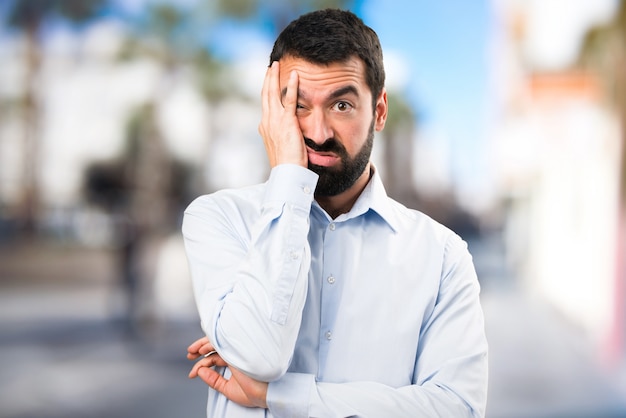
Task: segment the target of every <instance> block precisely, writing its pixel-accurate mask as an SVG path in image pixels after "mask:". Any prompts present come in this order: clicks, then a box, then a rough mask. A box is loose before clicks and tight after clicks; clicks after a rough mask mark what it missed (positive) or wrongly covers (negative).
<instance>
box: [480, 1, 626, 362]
mask: <svg viewBox="0 0 626 418" xmlns="http://www.w3.org/2000/svg"><path fill="white" fill-rule="evenodd" d="M494 3H495V4H497V7H496V10H497V11H498V18H499V20H498V22H499V30H500V37H499V41H498V44H497V45H495V47H494V53H495V55H494V57H495V62H496V68H497V70H496V72H497V79H498V80H499V81H500V83H499V84H498V86H497V92H498V101H497V103H498V108H497V119H496V120H497V122H496V123H495V126H496V128H495V130H494V135H493V138H492V140H493V148H494V150H495V152H494V157H495V159H494V165H495V167H496V170H495V171H496V173H497V176H496V177H497V181H498V187H499V195H500V196H502V199H503V203H504V205H505V207H506V213H507V216H506V219H507V221H506V231H507V241H506V245H507V250H508V254H509V258H510V262H511V263H512V264H513V266H514V267H515V270H516V271H517V272H518V275H519V277H518V279H519V282H520V284H521V285H522V286H523V287H524V288H525V289H527V290H529V291H530V292H531V293H533V294H535V295H536V296H538V297H541V298H545V299H546V300H548V301H549V302H551V303H552V304H553V305H554V306H555V307H556V308H557V309H558V310H559V311H560V312H561V313H562V314H564V315H565V316H566V317H567V318H569V320H570V321H571V322H572V323H573V324H575V325H576V326H578V327H581V328H582V329H584V331H585V332H586V333H587V334H588V335H589V336H590V337H591V338H592V340H593V341H594V342H595V343H596V344H597V347H598V350H599V351H598V353H599V356H601V357H602V358H603V359H610V360H616V359H617V360H619V361H622V360H623V359H624V353H625V349H624V345H623V339H624V330H623V329H622V327H623V307H624V299H625V298H624V293H623V289H624V285H625V283H624V282H625V278H624V276H623V272H622V271H620V263H621V258H622V257H623V256H622V255H621V254H620V253H619V251H620V245H619V242H620V239H622V237H621V235H620V228H621V224H620V222H621V220H620V215H621V214H622V213H623V210H624V207H623V202H621V201H620V171H621V164H622V161H621V158H620V155H621V153H622V150H621V147H622V146H623V144H622V142H621V138H622V132H621V127H620V121H619V117H618V114H617V112H616V111H615V109H612V108H610V107H609V106H607V104H606V100H604V99H603V97H602V94H603V93H602V89H601V87H600V85H599V83H598V80H597V78H595V77H596V76H595V75H594V74H591V73H588V72H584V71H582V70H580V69H576V67H575V66H574V65H573V58H575V54H576V52H577V49H576V48H577V47H578V46H579V45H580V44H579V43H578V44H576V40H577V39H580V38H582V36H583V35H584V31H585V30H586V29H587V28H588V27H589V26H590V25H592V24H594V23H597V21H600V20H602V19H606V18H608V17H610V14H608V13H607V11H610V10H614V7H613V6H614V5H613V6H611V5H610V4H608V3H607V2H599V3H596V6H598V5H599V4H600V3H607V4H608V5H607V4H605V7H604V9H602V7H600V9H602V10H600V11H598V10H597V8H596V9H593V8H592V7H588V9H589V10H592V9H593V10H596V11H597V15H596V16H594V15H593V14H592V13H590V11H589V10H587V11H585V10H581V11H580V12H579V13H581V15H579V16H578V18H577V19H571V20H570V21H568V16H569V17H571V16H573V12H571V11H570V10H568V8H574V6H573V5H571V4H569V3H564V2H560V3H559V2H558V1H556V2H548V3H551V5H552V6H550V7H552V12H553V13H552V15H551V17H552V19H553V20H549V19H548V20H547V21H546V22H545V23H547V24H548V25H551V29H550V30H543V29H545V28H546V25H543V24H542V23H541V22H538V21H537V19H538V17H537V16H544V17H543V19H546V18H545V16H546V14H548V16H550V14H549V13H546V10H543V11H542V12H543V13H541V14H538V13H536V12H537V10H536V9H537V8H539V7H541V6H540V5H539V4H540V2H535V1H531V2H519V1H513V0H511V1H507V0H504V1H497V2H494ZM583 3H585V2H580V4H579V3H576V4H577V5H578V6H580V5H582V4H583ZM586 3H589V4H591V2H586ZM609 3H611V2H609ZM612 3H615V2H612ZM543 4H544V6H546V7H545V8H548V5H547V3H543ZM555 4H556V6H555ZM559 7H560V8H559ZM611 7H613V9H611ZM582 9H584V7H583V8H582ZM585 13H587V15H585ZM559 19H560V20H559ZM594 19H595V20H594ZM568 23H569V24H570V26H572V25H573V26H576V25H577V28H576V29H571V28H570V27H569V26H568V29H567V30H568V31H569V33H568V39H569V40H570V44H567V45H566V44H562V43H561V44H559V42H558V39H555V38H558V37H559V36H560V34H559V33H558V31H559V29H558V28H559V25H561V26H565V25H568ZM576 31H578V32H576ZM541 40H543V42H540V41H541ZM572 42H573V46H571V43H572ZM550 44H554V47H555V48H565V47H566V46H567V47H568V48H569V49H572V50H573V52H572V51H569V52H568V54H569V55H568V54H565V53H563V51H562V50H558V51H556V52H554V53H553V54H552V55H550V51H549V48H546V45H550ZM558 54H561V55H563V57H562V58H561V59H560V61H559V60H555V59H554V57H555V56H556V55H558ZM565 55H568V56H565ZM545 57H549V58H548V59H544V58H545ZM616 354H617V356H616V357H615V355H616Z"/></svg>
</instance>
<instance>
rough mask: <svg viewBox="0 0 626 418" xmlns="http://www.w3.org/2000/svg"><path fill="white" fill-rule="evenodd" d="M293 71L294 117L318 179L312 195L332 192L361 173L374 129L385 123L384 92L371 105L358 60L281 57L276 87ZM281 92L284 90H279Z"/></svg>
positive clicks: (342, 188)
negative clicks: (316, 61) (313, 60)
mask: <svg viewBox="0 0 626 418" xmlns="http://www.w3.org/2000/svg"><path fill="white" fill-rule="evenodd" d="M293 70H296V71H297V72H298V81H299V83H298V105H297V109H296V115H297V118H298V122H299V124H300V129H301V131H302V135H303V136H304V143H305V145H306V151H307V156H308V167H309V169H310V170H312V171H314V172H316V173H317V174H318V175H319V176H320V177H319V180H318V184H317V188H316V191H315V194H316V195H317V196H335V195H338V194H341V193H343V192H344V191H346V190H348V189H350V188H351V187H352V186H354V185H355V183H357V182H358V180H360V179H362V178H366V179H367V178H368V176H364V173H365V171H366V168H367V167H368V163H369V158H370V155H371V151H372V145H373V140H374V130H380V129H382V127H383V126H384V122H385V118H386V110H387V108H386V95H385V94H384V93H383V94H381V100H379V101H378V102H377V104H376V106H375V107H374V109H372V95H371V92H370V90H369V88H368V87H367V84H366V82H365V68H364V65H363V63H362V61H361V60H359V59H358V58H351V59H349V60H347V61H346V62H342V63H333V64H330V65H317V64H312V63H310V62H307V61H305V60H303V59H299V58H293V57H285V58H283V59H281V62H280V73H281V74H280V78H281V86H285V85H286V82H287V77H288V76H289V74H290V73H291V71H293ZM283 93H284V90H283Z"/></svg>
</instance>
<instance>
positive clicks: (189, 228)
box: [182, 184, 265, 236]
mask: <svg viewBox="0 0 626 418" xmlns="http://www.w3.org/2000/svg"><path fill="white" fill-rule="evenodd" d="M264 190H265V184H257V185H254V186H248V187H243V188H238V189H224V190H219V191H217V192H214V193H211V194H206V195H202V196H199V197H197V198H196V199H194V200H193V201H192V202H191V203H190V204H189V205H188V206H187V208H186V209H185V211H184V216H183V225H182V229H183V234H184V235H186V236H191V235H195V234H197V233H201V232H202V231H206V230H207V228H208V229H209V230H214V229H215V228H219V229H222V228H226V229H235V230H239V229H242V228H243V229H244V230H245V229H247V225H248V224H250V223H251V222H252V221H253V220H254V219H255V218H256V217H257V216H258V215H259V213H260V210H261V202H262V199H263V195H264Z"/></svg>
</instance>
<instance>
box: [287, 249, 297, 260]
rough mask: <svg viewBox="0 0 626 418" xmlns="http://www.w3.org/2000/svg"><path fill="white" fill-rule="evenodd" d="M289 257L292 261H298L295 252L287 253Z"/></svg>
mask: <svg viewBox="0 0 626 418" xmlns="http://www.w3.org/2000/svg"><path fill="white" fill-rule="evenodd" d="M289 256H290V257H291V259H292V260H297V259H298V253H297V252H295V251H291V252H290V253H289Z"/></svg>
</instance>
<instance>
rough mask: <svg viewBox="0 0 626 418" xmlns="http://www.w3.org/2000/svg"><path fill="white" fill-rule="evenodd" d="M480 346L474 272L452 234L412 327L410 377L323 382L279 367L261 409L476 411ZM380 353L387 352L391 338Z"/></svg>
mask: <svg viewBox="0 0 626 418" xmlns="http://www.w3.org/2000/svg"><path fill="white" fill-rule="evenodd" d="M487 350H488V349H487V341H486V337H485V332H484V319H483V313H482V309H481V306H480V301H479V284H478V280H477V278H476V273H475V270H474V266H473V263H472V260H471V256H470V255H469V253H468V252H467V249H466V246H465V244H464V243H463V242H462V241H461V240H460V238H458V236H456V235H455V236H452V238H451V239H450V240H448V243H447V245H446V248H445V261H444V265H443V268H442V274H441V278H440V289H439V293H438V295H437V303H436V304H435V306H434V309H433V310H432V312H431V313H430V315H429V316H428V318H427V320H426V321H425V322H424V324H423V326H422V329H421V331H420V344H419V347H418V353H417V361H416V364H415V370H414V372H413V384H411V385H407V386H403V387H397V388H395V387H390V386H387V385H384V384H381V383H376V382H346V383H328V382H317V381H316V380H315V376H314V375H312V374H298V373H287V374H286V375H285V376H283V377H282V378H281V379H279V380H277V381H275V382H272V383H270V385H269V388H268V394H267V401H268V405H269V409H270V411H271V412H272V415H273V416H274V417H277V418H278V417H326V416H333V417H352V416H355V417H371V416H389V414H392V415H393V416H394V417H412V418H416V417H434V416H442V417H483V416H484V414H485V407H486V398H487V375H488V372H487V367H488V366H487ZM380 355H393V342H391V341H390V346H389V352H388V353H381V354H380ZM372 361H376V359H375V358H373V359H372Z"/></svg>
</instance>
